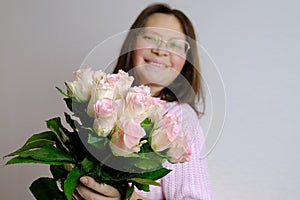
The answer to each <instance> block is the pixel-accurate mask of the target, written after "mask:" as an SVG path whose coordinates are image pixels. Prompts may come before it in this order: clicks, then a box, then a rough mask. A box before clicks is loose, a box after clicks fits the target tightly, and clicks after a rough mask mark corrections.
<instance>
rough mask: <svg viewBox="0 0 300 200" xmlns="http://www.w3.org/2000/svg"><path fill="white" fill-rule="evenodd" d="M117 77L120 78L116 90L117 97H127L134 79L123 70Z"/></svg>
mask: <svg viewBox="0 0 300 200" xmlns="http://www.w3.org/2000/svg"><path fill="white" fill-rule="evenodd" d="M117 75H118V77H119V80H118V82H117V84H116V88H117V95H119V96H118V98H120V97H124V96H125V95H126V93H127V91H128V89H129V88H130V87H131V85H132V83H133V80H134V79H133V77H132V76H129V75H128V73H126V72H124V71H123V70H119V72H118V74H117Z"/></svg>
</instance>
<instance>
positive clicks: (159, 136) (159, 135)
mask: <svg viewBox="0 0 300 200" xmlns="http://www.w3.org/2000/svg"><path fill="white" fill-rule="evenodd" d="M154 127H156V129H155V130H154V131H153V133H152V135H151V147H152V148H153V149H154V150H156V151H163V150H166V149H168V148H169V147H170V146H171V144H172V142H174V141H175V139H176V138H177V137H179V134H180V132H181V129H180V127H179V125H178V119H177V117H176V115H174V114H171V113H167V114H166V115H165V116H164V117H163V118H162V119H161V120H159V121H158V123H157V124H156V123H155V124H154Z"/></svg>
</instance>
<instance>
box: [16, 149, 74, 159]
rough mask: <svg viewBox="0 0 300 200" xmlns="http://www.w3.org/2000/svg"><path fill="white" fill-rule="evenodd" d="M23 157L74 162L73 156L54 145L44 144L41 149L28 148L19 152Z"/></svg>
mask: <svg viewBox="0 0 300 200" xmlns="http://www.w3.org/2000/svg"><path fill="white" fill-rule="evenodd" d="M19 156H20V157H21V158H33V159H35V160H41V161H69V162H71V163H74V162H75V160H74V159H73V157H71V156H69V155H68V154H66V153H64V152H62V151H61V150H59V149H57V148H55V147H54V146H52V145H47V146H44V147H42V148H40V149H35V150H28V151H24V152H21V153H20V154H19Z"/></svg>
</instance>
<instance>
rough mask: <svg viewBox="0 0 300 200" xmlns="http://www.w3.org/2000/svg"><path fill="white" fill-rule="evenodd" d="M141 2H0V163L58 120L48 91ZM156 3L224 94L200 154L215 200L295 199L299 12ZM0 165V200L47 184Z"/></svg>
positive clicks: (275, 4) (262, 2) (19, 168)
mask: <svg viewBox="0 0 300 200" xmlns="http://www.w3.org/2000/svg"><path fill="white" fill-rule="evenodd" d="M150 2H154V1H146V0H126V1H116V0H113V1H111V0H101V1H99V0H93V1H78V0H77V1H73V0H72V1H71V0H64V1H60V0H53V1H39V0H27V1H22V0H19V1H17V0H1V2H0V27H1V34H0V66H1V71H0V91H1V104H0V110H1V112H0V115H1V120H0V127H1V140H0V146H1V157H3V156H4V155H6V154H8V153H10V152H12V151H14V150H16V149H17V148H19V147H20V146H21V145H23V144H24V142H25V140H26V139H27V138H28V137H29V136H31V135H32V134H33V133H37V132H41V131H43V130H45V129H46V126H45V123H44V122H45V120H47V119H49V118H51V117H54V116H63V111H64V110H65V106H64V103H63V101H62V96H61V95H60V94H59V93H58V92H57V91H56V89H55V86H59V87H61V88H64V84H63V83H64V81H67V80H71V79H72V76H71V73H72V72H73V71H74V70H76V69H78V68H79V67H80V65H81V64H82V62H83V60H84V58H85V57H86V55H87V54H88V53H89V52H90V51H91V50H92V49H93V48H94V47H95V46H96V45H98V44H99V43H101V42H103V41H104V40H105V39H107V38H109V37H110V36H112V35H115V34H118V33H120V32H122V31H125V30H127V29H128V28H129V26H130V25H131V23H132V22H133V20H134V19H135V17H136V16H137V15H138V13H139V12H140V11H141V10H142V9H143V8H144V7H145V6H146V5H148V4H149V3H150ZM163 2H167V3H170V5H171V6H173V7H175V8H179V9H181V10H183V11H184V12H185V13H186V14H187V15H188V16H189V17H190V18H191V20H192V21H193V23H194V25H195V27H196V31H197V34H198V36H199V39H200V42H201V44H202V45H203V46H204V47H205V49H206V50H207V52H208V53H209V55H210V56H211V58H212V59H213V61H214V63H215V64H216V65H217V66H218V70H219V72H220V75H221V77H222V79H223V82H224V87H225V89H226V97H227V99H226V118H225V125H224V128H223V131H222V135H221V137H219V140H218V142H217V144H216V146H215V148H214V149H213V151H211V152H210V154H209V155H208V160H209V171H210V175H211V180H212V186H213V192H214V197H215V199H217V200H224V199H229V200H241V199H242V200H253V199H262V200H266V199H272V200H277V199H278V200H280V199H299V198H300V192H299V190H298V186H299V185H300V174H299V172H298V169H299V168H300V162H299V155H298V152H297V150H298V147H299V141H300V134H299V128H298V125H299V124H298V123H299V111H300V110H299V108H300V106H299V102H300V94H299V85H300V79H299V78H298V76H299V74H300V68H299V61H298V60H299V56H300V55H299V52H300V43H299V38H298V37H299V35H300V21H299V18H300V14H299V12H298V11H299V6H300V3H298V2H297V1H296V0H295V1H293V0H287V1H274V0H273V1H271V0H253V1H238V0H228V1H223V0H218V1H203V0H200V1H180V0H176V1H163ZM110 50H111V49H110ZM112 53H113V52H112ZM203 120H204V121H205V120H207V118H206V119H205V118H204V119H203ZM204 124H205V123H204ZM212 126H213V124H212ZM215 139H217V138H215ZM297 155H298V156H297ZM6 161H7V160H6V159H5V160H2V161H1V171H0V176H1V178H0V180H1V183H0V185H1V187H0V194H1V199H9V200H17V199H18V200H20V199H24V200H29V199H33V196H32V195H31V193H30V191H29V189H28V187H29V185H30V184H31V183H32V181H33V180H35V179H37V178H38V177H40V176H49V170H48V166H44V165H15V166H4V163H5V162H6Z"/></svg>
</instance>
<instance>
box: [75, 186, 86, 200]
mask: <svg viewBox="0 0 300 200" xmlns="http://www.w3.org/2000/svg"><path fill="white" fill-rule="evenodd" d="M72 200H84V199H83V198H82V197H81V196H80V194H79V193H78V191H77V189H76V190H75V191H74V193H73V194H72Z"/></svg>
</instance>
